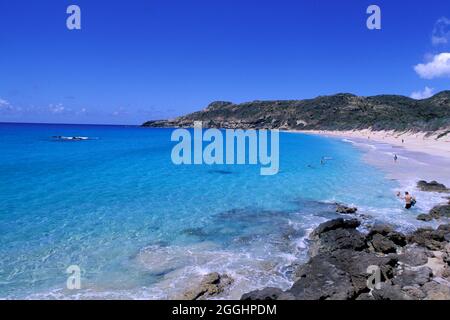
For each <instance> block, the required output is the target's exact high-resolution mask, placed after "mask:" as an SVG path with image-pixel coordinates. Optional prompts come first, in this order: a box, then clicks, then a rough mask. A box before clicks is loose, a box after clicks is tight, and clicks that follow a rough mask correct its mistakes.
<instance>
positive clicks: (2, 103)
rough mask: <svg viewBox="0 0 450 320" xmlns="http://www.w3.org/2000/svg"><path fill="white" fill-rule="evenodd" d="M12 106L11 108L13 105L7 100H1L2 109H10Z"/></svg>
mask: <svg viewBox="0 0 450 320" xmlns="http://www.w3.org/2000/svg"><path fill="white" fill-rule="evenodd" d="M10 106H11V105H10V104H9V102H8V101H6V100H4V99H2V98H0V108H8V107H10Z"/></svg>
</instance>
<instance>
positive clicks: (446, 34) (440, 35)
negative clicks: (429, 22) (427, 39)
mask: <svg viewBox="0 0 450 320" xmlns="http://www.w3.org/2000/svg"><path fill="white" fill-rule="evenodd" d="M431 43H433V44H434V45H442V44H444V45H445V44H448V43H450V19H447V18H446V17H442V18H440V19H439V20H438V21H436V23H435V24H434V28H433V34H432V36H431Z"/></svg>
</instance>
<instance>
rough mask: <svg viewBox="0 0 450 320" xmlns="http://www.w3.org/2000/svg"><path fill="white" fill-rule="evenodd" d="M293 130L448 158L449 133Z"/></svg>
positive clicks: (449, 149)
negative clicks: (382, 144)
mask: <svg viewBox="0 0 450 320" xmlns="http://www.w3.org/2000/svg"><path fill="white" fill-rule="evenodd" d="M292 131H293V132H301V133H305V134H319V135H324V136H332V137H342V138H357V139H365V140H367V141H370V140H372V141H376V142H381V143H388V144H391V145H394V146H400V147H403V148H405V149H406V150H410V151H415V152H423V153H427V154H430V155H434V156H440V157H445V158H449V159H450V135H449V134H447V135H446V136H444V137H441V138H438V134H434V135H429V136H427V135H426V133H425V132H417V133H411V132H405V133H401V132H395V131H372V130H368V129H365V130H357V131H325V130H309V131H301V130H292Z"/></svg>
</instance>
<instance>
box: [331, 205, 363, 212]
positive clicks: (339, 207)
mask: <svg viewBox="0 0 450 320" xmlns="http://www.w3.org/2000/svg"><path fill="white" fill-rule="evenodd" d="M356 211H358V208H356V207H348V206H345V205H343V204H336V212H337V213H343V214H353V213H356Z"/></svg>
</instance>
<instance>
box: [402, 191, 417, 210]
mask: <svg viewBox="0 0 450 320" xmlns="http://www.w3.org/2000/svg"><path fill="white" fill-rule="evenodd" d="M397 197H399V198H401V199H403V200H405V209H411V207H412V206H414V205H415V204H416V198H414V197H413V196H411V195H410V194H409V192H408V191H405V196H404V197H402V196H401V194H400V192H397Z"/></svg>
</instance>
